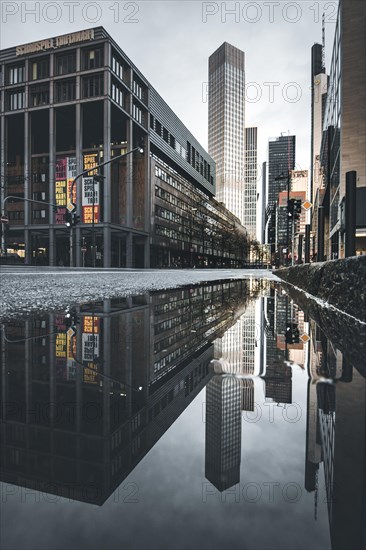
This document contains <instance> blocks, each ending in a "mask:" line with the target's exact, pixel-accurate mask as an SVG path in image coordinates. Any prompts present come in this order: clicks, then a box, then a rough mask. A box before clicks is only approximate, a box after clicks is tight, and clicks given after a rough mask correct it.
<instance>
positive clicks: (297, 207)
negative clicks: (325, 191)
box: [294, 199, 301, 220]
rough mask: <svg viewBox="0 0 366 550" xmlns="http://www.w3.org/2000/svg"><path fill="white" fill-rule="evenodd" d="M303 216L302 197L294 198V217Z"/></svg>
mask: <svg viewBox="0 0 366 550" xmlns="http://www.w3.org/2000/svg"><path fill="white" fill-rule="evenodd" d="M300 216H301V199H295V200H294V219H295V220H299V219H300Z"/></svg>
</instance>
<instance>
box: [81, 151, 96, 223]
mask: <svg viewBox="0 0 366 550" xmlns="http://www.w3.org/2000/svg"><path fill="white" fill-rule="evenodd" d="M97 165H98V153H91V154H88V155H84V170H91V169H92V168H94V166H97ZM97 172H98V170H92V171H91V172H89V174H88V175H87V176H86V177H85V178H83V182H82V186H83V188H82V222H83V223H93V217H94V223H99V221H100V186H99V182H97V181H94V182H93V175H96V174H97ZM93 194H94V201H93ZM93 202H94V215H93Z"/></svg>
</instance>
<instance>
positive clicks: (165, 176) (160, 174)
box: [155, 166, 183, 191]
mask: <svg viewBox="0 0 366 550" xmlns="http://www.w3.org/2000/svg"><path fill="white" fill-rule="evenodd" d="M155 176H156V177H157V178H160V179H161V180H163V181H165V182H166V183H168V184H169V185H171V186H172V187H174V188H175V189H177V191H182V190H183V189H182V184H181V183H180V181H178V180H176V179H174V178H172V177H171V176H170V175H169V174H167V173H166V172H165V171H164V170H162V169H161V168H160V166H155Z"/></svg>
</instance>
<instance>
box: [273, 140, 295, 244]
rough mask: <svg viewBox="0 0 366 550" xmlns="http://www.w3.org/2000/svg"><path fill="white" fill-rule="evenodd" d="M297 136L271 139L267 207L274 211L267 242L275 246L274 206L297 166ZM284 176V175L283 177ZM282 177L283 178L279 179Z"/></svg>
mask: <svg viewBox="0 0 366 550" xmlns="http://www.w3.org/2000/svg"><path fill="white" fill-rule="evenodd" d="M295 146H296V136H280V137H277V138H275V139H273V140H269V144H268V165H267V207H268V211H269V210H271V211H272V215H271V219H270V221H269V223H268V234H267V235H268V236H267V242H268V243H269V244H271V245H272V252H274V250H273V248H274V245H275V243H276V215H275V213H274V212H273V208H274V206H275V204H276V202H277V201H278V194H279V193H280V192H281V191H285V190H286V189H287V175H288V173H289V172H290V171H291V170H294V168H295ZM282 176H283V177H282ZM279 177H281V179H277V178H279Z"/></svg>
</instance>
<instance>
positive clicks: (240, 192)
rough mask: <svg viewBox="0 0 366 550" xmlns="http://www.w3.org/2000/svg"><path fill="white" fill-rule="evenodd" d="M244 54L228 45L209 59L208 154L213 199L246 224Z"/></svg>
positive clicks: (225, 44) (224, 45) (223, 46)
mask: <svg viewBox="0 0 366 550" xmlns="http://www.w3.org/2000/svg"><path fill="white" fill-rule="evenodd" d="M244 58H245V56H244V52H242V51H241V50H239V49H238V48H235V47H234V46H231V45H230V44H228V43H227V42H225V43H224V44H222V46H220V48H218V49H217V50H216V51H215V52H214V53H213V54H212V55H211V56H210V58H209V96H208V152H209V154H210V155H211V156H212V158H213V159H214V160H215V162H216V198H217V200H218V201H219V202H223V203H224V204H225V206H226V208H228V209H229V210H230V211H231V212H233V213H234V214H235V215H236V216H237V217H238V218H239V219H240V221H241V223H242V224H243V225H245V223H244V220H245V214H244V209H245V199H244V187H245V186H244V180H245V173H244V166H245V123H244V120H245V104H244V87H245V66H244Z"/></svg>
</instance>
